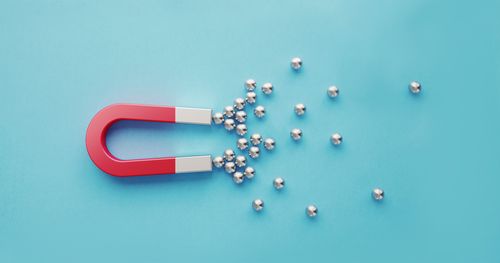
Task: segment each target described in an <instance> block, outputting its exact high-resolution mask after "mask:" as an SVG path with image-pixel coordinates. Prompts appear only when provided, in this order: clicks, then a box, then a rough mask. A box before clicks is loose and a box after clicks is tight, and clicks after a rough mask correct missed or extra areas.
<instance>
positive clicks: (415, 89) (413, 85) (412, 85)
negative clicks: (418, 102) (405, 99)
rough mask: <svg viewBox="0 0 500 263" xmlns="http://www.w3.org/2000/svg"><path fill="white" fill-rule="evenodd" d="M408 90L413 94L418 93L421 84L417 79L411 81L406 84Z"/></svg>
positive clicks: (420, 89)
mask: <svg viewBox="0 0 500 263" xmlns="http://www.w3.org/2000/svg"><path fill="white" fill-rule="evenodd" d="M408 88H409V89H410V92H411V93H413V94H418V93H420V91H422V85H420V83H419V82H418V81H412V82H411V83H410V85H408Z"/></svg>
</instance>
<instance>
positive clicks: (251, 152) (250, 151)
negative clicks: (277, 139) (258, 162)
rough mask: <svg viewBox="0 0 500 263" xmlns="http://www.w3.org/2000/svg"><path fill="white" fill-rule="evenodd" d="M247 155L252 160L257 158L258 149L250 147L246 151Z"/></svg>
mask: <svg viewBox="0 0 500 263" xmlns="http://www.w3.org/2000/svg"><path fill="white" fill-rule="evenodd" d="M248 155H250V157H252V159H255V158H258V157H259V155H260V149H259V147H257V146H252V147H250V149H248Z"/></svg>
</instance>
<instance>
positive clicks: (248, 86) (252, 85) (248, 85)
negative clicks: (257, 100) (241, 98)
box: [245, 79, 257, 91]
mask: <svg viewBox="0 0 500 263" xmlns="http://www.w3.org/2000/svg"><path fill="white" fill-rule="evenodd" d="M256 87H257V82H255V80H253V79H247V81H245V88H246V89H247V90H248V91H252V90H254V89H255V88H256Z"/></svg>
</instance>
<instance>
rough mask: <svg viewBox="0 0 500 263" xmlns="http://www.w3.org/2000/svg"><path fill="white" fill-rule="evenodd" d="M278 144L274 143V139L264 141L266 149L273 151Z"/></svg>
mask: <svg viewBox="0 0 500 263" xmlns="http://www.w3.org/2000/svg"><path fill="white" fill-rule="evenodd" d="M275 144H276V142H275V141H274V139H273V138H266V139H265V140H264V147H265V148H266V149H267V150H268V151H271V150H273V149H274V146H275Z"/></svg>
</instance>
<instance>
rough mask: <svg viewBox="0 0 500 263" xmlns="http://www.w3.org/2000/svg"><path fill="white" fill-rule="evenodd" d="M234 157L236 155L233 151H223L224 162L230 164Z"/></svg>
mask: <svg viewBox="0 0 500 263" xmlns="http://www.w3.org/2000/svg"><path fill="white" fill-rule="evenodd" d="M235 156H236V154H235V153H234V151H233V150H232V149H227V150H225V151H224V160H226V161H228V162H231V161H232V160H234V157H235Z"/></svg>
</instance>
